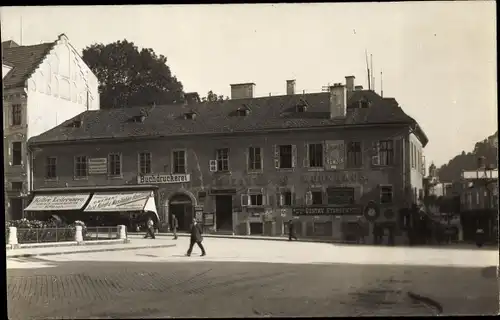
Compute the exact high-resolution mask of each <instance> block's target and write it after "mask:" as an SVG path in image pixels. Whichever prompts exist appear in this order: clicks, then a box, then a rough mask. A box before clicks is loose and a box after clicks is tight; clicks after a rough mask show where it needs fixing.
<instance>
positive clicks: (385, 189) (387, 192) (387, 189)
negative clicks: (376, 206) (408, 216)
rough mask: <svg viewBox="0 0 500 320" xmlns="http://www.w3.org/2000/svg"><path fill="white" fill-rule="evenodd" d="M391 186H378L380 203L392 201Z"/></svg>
mask: <svg viewBox="0 0 500 320" xmlns="http://www.w3.org/2000/svg"><path fill="white" fill-rule="evenodd" d="M392 202H393V192H392V186H380V203H392Z"/></svg>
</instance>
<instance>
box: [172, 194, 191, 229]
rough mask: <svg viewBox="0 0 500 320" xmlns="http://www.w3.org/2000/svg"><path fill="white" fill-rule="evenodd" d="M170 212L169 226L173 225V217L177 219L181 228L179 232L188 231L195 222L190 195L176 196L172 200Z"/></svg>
mask: <svg viewBox="0 0 500 320" xmlns="http://www.w3.org/2000/svg"><path fill="white" fill-rule="evenodd" d="M168 210H169V212H170V215H169V225H172V215H175V216H176V217H177V221H178V222H179V226H178V228H177V230H180V231H187V230H188V229H189V226H190V225H191V222H192V220H193V217H194V216H193V202H192V201H191V198H190V197H189V196H188V195H185V194H176V195H174V196H172V198H170V201H169V205H168Z"/></svg>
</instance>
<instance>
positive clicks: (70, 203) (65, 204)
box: [24, 193, 90, 211]
mask: <svg viewBox="0 0 500 320" xmlns="http://www.w3.org/2000/svg"><path fill="white" fill-rule="evenodd" d="M89 197H90V194H88V193H86V194H71V195H70V194H65V195H55V194H54V195H39V196H35V198H34V199H33V201H31V203H30V205H29V206H28V207H27V208H26V209H24V210H25V211H56V210H79V209H81V208H82V207H83V206H84V205H85V202H87V200H88V198H89Z"/></svg>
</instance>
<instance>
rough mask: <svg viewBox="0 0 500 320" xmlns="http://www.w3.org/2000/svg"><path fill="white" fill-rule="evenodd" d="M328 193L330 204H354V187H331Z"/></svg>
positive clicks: (327, 190)
mask: <svg viewBox="0 0 500 320" xmlns="http://www.w3.org/2000/svg"><path fill="white" fill-rule="evenodd" d="M326 195H327V201H328V204H335V205H343V204H354V188H338V187H329V188H327V189H326Z"/></svg>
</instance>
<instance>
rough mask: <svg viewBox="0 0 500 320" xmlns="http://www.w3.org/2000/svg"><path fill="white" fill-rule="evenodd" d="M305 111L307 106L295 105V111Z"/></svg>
mask: <svg viewBox="0 0 500 320" xmlns="http://www.w3.org/2000/svg"><path fill="white" fill-rule="evenodd" d="M306 111H307V106H306V105H299V106H297V112H306Z"/></svg>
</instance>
